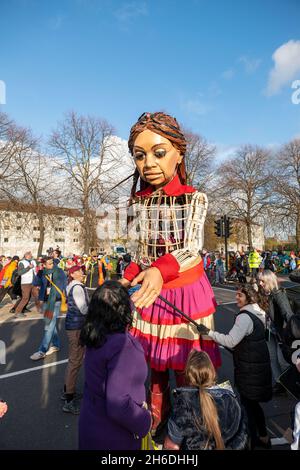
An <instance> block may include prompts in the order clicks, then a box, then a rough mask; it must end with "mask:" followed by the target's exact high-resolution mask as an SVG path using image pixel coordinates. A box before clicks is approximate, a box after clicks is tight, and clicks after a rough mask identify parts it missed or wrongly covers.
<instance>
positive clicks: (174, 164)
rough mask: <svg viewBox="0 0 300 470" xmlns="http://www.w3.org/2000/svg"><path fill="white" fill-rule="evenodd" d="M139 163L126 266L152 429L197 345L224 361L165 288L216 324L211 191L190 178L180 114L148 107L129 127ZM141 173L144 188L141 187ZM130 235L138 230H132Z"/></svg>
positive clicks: (131, 147)
mask: <svg viewBox="0 0 300 470" xmlns="http://www.w3.org/2000/svg"><path fill="white" fill-rule="evenodd" d="M128 145H129V150H130V152H131V154H132V155H133V158H134V162H135V165H136V170H135V174H134V183H133V188H132V193H131V210H132V214H133V215H132V217H131V219H132V220H135V222H136V224H133V227H134V230H135V233H136V234H137V241H138V243H137V250H136V253H135V261H136V262H131V263H130V265H129V266H128V267H127V268H126V270H125V274H124V279H123V281H122V282H123V283H124V284H125V285H127V286H136V285H137V284H141V288H140V289H139V290H138V291H136V292H135V293H134V294H133V296H132V300H133V302H134V304H135V307H136V311H135V313H134V323H133V328H132V330H131V333H132V334H133V335H135V336H136V337H137V338H138V339H139V341H140V342H141V344H142V346H143V347H144V350H145V355H146V359H147V360H148V362H149V365H150V367H151V387H150V395H149V404H150V409H151V412H152V415H153V430H154V431H155V430H157V427H158V426H159V424H160V423H162V422H164V421H165V419H166V418H167V416H168V412H169V409H170V391H169V374H168V369H173V370H174V371H175V375H176V381H177V385H179V386H180V385H183V380H184V375H183V370H184V367H185V364H186V360H187V357H188V354H189V352H190V351H191V350H192V349H197V350H203V351H206V352H207V353H208V354H209V356H210V358H211V359H212V361H213V363H214V365H215V366H216V367H218V366H220V353H219V349H218V346H217V345H216V343H215V342H214V341H212V340H211V339H210V337H208V336H207V337H206V336H201V337H199V333H198V332H197V329H196V327H195V326H194V325H192V324H190V323H188V322H187V321H186V320H185V319H184V318H183V317H182V316H181V315H180V314H178V313H176V311H174V309H172V308H171V307H170V306H168V305H166V303H165V302H163V301H162V300H161V299H160V298H158V295H159V294H161V295H162V296H163V297H164V298H166V299H167V300H168V301H169V302H171V303H172V304H173V305H175V306H176V307H178V308H179V309H181V310H182V311H183V312H185V313H186V314H188V315H189V316H190V317H192V318H193V319H194V320H196V322H197V323H203V324H204V325H206V326H207V327H208V328H210V329H213V313H214V312H215V305H216V303H215V298H214V294H213V291H212V288H211V286H210V284H209V282H208V279H207V277H206V274H205V272H204V268H203V262H202V260H201V256H200V255H199V250H201V249H202V247H203V232H204V221H205V216H206V212H207V197H206V195H205V194H204V193H201V192H199V191H197V190H196V189H195V188H194V187H192V186H188V185H186V172H185V163H184V155H185V152H186V139H185V137H184V135H183V133H182V131H181V129H180V126H179V125H178V123H177V121H176V119H175V118H173V117H171V116H169V115H167V114H165V113H161V112H157V113H153V114H151V113H144V114H143V115H142V116H140V118H139V119H138V121H137V122H136V124H134V126H133V127H132V128H131V132H130V137H129V141H128ZM139 179H140V188H141V189H140V191H136V187H137V182H138V180H139ZM131 236H132V230H131Z"/></svg>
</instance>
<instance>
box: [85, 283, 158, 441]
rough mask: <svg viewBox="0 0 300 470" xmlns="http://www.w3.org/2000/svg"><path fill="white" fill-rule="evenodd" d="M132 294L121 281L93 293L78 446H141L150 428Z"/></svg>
mask: <svg viewBox="0 0 300 470" xmlns="http://www.w3.org/2000/svg"><path fill="white" fill-rule="evenodd" d="M131 325H132V313H131V303H130V298H129V296H128V294H127V291H126V289H125V288H124V287H123V286H121V285H120V283H118V282H116V281H106V282H105V283H104V284H103V285H102V286H101V287H98V289H97V290H96V291H95V292H94V294H93V296H92V299H91V303H90V305H89V310H88V313H87V318H86V321H85V324H84V326H83V328H82V330H81V335H80V341H81V344H82V345H83V346H86V354H85V361H84V368H85V385H84V393H83V401H82V405H81V410H80V418H79V449H81V450H138V449H140V448H141V439H142V437H144V436H146V435H147V433H148V432H149V430H150V427H151V415H150V413H149V411H148V410H147V405H146V403H145V399H146V393H145V386H144V383H145V381H146V378H147V364H146V361H145V357H144V351H143V348H142V346H141V345H140V343H139V342H138V341H137V340H136V339H135V338H134V337H133V336H132V335H131V334H130V333H129V329H130V328H131Z"/></svg>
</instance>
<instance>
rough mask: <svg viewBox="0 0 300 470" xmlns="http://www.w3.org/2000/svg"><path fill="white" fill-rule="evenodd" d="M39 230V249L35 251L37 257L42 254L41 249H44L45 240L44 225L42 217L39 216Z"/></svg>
mask: <svg viewBox="0 0 300 470" xmlns="http://www.w3.org/2000/svg"><path fill="white" fill-rule="evenodd" d="M39 228H40V232H39V235H40V241H39V247H38V251H37V256H41V255H42V254H43V247H44V240H45V225H44V217H43V216H42V215H39Z"/></svg>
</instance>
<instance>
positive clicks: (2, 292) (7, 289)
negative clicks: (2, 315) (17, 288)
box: [0, 286, 14, 303]
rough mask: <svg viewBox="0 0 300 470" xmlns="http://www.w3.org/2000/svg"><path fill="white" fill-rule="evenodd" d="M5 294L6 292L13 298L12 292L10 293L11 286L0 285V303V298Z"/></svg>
mask: <svg viewBox="0 0 300 470" xmlns="http://www.w3.org/2000/svg"><path fill="white" fill-rule="evenodd" d="M6 294H8V295H9V296H10V298H11V300H13V298H14V296H13V293H12V286H10V287H5V288H4V287H2V288H1V289H0V303H1V302H2V300H3V299H4V297H5V296H6Z"/></svg>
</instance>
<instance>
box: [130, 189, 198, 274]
mask: <svg viewBox="0 0 300 470" xmlns="http://www.w3.org/2000/svg"><path fill="white" fill-rule="evenodd" d="M206 213H207V197H206V195H205V194H204V193H200V192H194V193H186V194H183V195H181V196H166V195H165V194H164V193H163V192H162V191H161V190H158V191H156V192H154V193H152V194H151V195H150V196H144V197H141V198H137V199H136V201H135V203H134V204H133V215H134V221H135V223H134V224H133V225H132V228H133V230H132V229H131V230H130V238H131V239H132V240H133V239H134V238H135V241H136V242H137V253H136V259H137V260H138V261H142V263H143V264H146V265H147V264H148V265H150V264H151V262H153V261H155V260H156V259H157V258H159V257H160V256H162V255H164V254H167V253H172V252H176V253H178V252H179V253H180V252H181V251H182V250H184V251H188V252H190V253H191V254H193V255H198V252H199V250H201V249H202V248H203V232H204V222H205V217H206ZM134 234H135V235H134Z"/></svg>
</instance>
